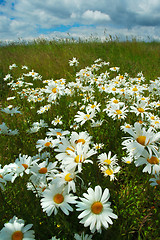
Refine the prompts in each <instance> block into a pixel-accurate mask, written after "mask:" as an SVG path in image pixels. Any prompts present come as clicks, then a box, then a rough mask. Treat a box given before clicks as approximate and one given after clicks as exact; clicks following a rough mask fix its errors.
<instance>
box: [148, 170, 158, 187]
mask: <svg viewBox="0 0 160 240" xmlns="http://www.w3.org/2000/svg"><path fill="white" fill-rule="evenodd" d="M149 181H150V182H151V183H150V185H151V186H158V185H159V186H160V172H158V173H157V174H155V175H154V177H153V178H151V179H149Z"/></svg>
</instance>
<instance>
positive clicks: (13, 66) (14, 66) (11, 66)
mask: <svg viewBox="0 0 160 240" xmlns="http://www.w3.org/2000/svg"><path fill="white" fill-rule="evenodd" d="M16 67H17V65H16V64H15V63H13V64H12V65H9V69H10V70H12V69H13V68H16Z"/></svg>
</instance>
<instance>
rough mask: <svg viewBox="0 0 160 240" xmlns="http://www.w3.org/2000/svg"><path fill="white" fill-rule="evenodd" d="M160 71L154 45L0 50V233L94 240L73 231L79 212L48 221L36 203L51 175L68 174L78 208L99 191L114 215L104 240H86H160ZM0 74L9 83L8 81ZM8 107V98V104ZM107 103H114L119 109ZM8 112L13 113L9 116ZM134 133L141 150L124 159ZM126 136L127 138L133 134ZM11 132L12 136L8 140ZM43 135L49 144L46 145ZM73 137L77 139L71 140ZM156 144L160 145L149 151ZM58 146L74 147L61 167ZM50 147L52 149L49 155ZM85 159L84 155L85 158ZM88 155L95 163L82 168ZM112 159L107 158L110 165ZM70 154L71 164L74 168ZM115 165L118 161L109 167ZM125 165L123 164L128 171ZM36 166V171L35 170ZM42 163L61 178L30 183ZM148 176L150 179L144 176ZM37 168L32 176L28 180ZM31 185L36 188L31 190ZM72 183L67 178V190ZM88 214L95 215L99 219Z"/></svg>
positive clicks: (79, 228) (36, 45) (40, 45)
mask: <svg viewBox="0 0 160 240" xmlns="http://www.w3.org/2000/svg"><path fill="white" fill-rule="evenodd" d="M73 57H75V58H76V59H77V60H78V62H79V64H78V65H77V66H76V65H75V64H74V63H73V66H70V65H69V60H72V59H73ZM97 59H98V60H97ZM100 59H101V60H100ZM96 60H97V61H96ZM12 64H16V66H13V65H12ZM159 64H160V43H157V42H151V43H145V42H137V41H132V42H129V41H126V42H118V41H110V42H104V43H100V42H96V41H93V42H90V41H86V42H84V41H79V42H76V43H73V42H69V41H68V42H67V41H62V42H60V41H59V42H56V41H45V40H44V41H38V42H33V43H31V44H28V45H25V44H20V45H15V44H12V45H9V46H3V47H0V96H1V99H0V107H1V110H2V111H1V112H0V115H1V118H0V126H1V127H0V130H1V132H0V133H1V134H0V143H1V144H0V153H1V154H0V164H1V169H0V187H1V188H3V186H4V187H5V190H1V191H0V206H1V208H0V215H1V221H0V229H2V228H3V226H4V224H5V223H6V222H8V221H9V220H10V219H12V218H13V216H17V217H18V218H19V219H24V221H25V223H26V224H33V227H32V229H34V231H35V236H36V237H35V239H37V240H42V239H46V240H48V239H51V238H52V237H53V236H56V237H57V238H60V239H63V240H64V239H73V238H74V234H76V233H77V234H81V233H82V232H85V233H86V234H89V235H92V233H91V231H90V229H89V226H88V227H85V226H83V225H82V224H81V223H79V221H80V220H79V219H78V215H79V214H80V212H78V211H76V206H75V205H73V204H72V208H73V211H71V212H70V214H69V215H66V214H65V213H64V212H63V210H61V209H59V208H58V207H57V208H58V213H57V214H56V215H55V214H54V213H53V212H52V214H51V215H50V216H49V215H48V214H47V212H46V211H45V210H44V208H43V206H42V201H41V200H42V197H43V199H45V195H43V194H44V193H45V191H46V188H47V189H48V186H49V183H50V184H52V181H53V182H54V181H55V179H56V178H57V179H59V178H58V175H56V174H60V173H61V172H62V171H64V169H65V170H66V171H68V174H70V175H67V176H71V173H72V174H73V175H74V177H75V176H78V177H75V186H76V191H75V192H74V191H71V192H72V194H73V195H74V196H76V197H77V200H79V197H84V196H83V193H86V192H87V189H88V188H89V187H90V188H92V189H93V190H94V189H95V187H96V186H101V188H102V190H103V191H104V190H105V189H106V188H108V189H109V192H110V198H109V201H110V202H111V208H112V209H113V213H114V214H116V215H117V216H118V218H117V219H112V220H113V224H111V222H109V223H110V224H109V227H108V229H104V228H102V234H100V233H98V232H97V231H95V232H94V233H93V236H92V238H90V239H111V240H112V239H113V240H115V239H116V240H121V239H122V240H123V239H124V240H134V239H135V240H136V239H138V240H152V239H154V240H158V239H160V228H159V222H160V213H159V209H160V192H159V190H160V179H159V178H160V175H159V172H160V149H159V143H160V136H159V135H158V134H159V129H160V107H159V106H160V102H159V96H160V95H159V92H160V83H159V82H160V79H159V77H160V67H159ZM22 66H23V67H22ZM24 66H27V68H28V69H26V68H25V67H24ZM28 73H30V74H28ZM7 74H10V77H8V78H6V75H7ZM36 74H37V75H36ZM37 76H38V77H37ZM34 77H35V78H34ZM21 84H22V85H21ZM133 89H134V90H133ZM9 97H15V98H13V99H12V98H11V99H7V98H9ZM142 98H143V100H142ZM119 102H120V103H119ZM113 103H118V105H117V106H116V107H117V108H115V105H114V104H113ZM138 104H139V105H138ZM9 105H12V106H10V107H9V108H7V107H8V106H9ZM48 105H50V106H48ZM113 105H114V106H113ZM47 106H48V109H47ZM13 107H14V108H16V107H17V108H18V109H17V111H20V113H18V112H17V113H15V114H14V113H13V114H11V112H10V111H11V109H13ZM42 107H44V108H43V110H42ZM133 107H137V109H135V108H133ZM6 108H7V110H5V109H6ZM3 110H4V111H3ZM40 110H41V112H40ZM111 110H113V111H111ZM83 114H84V116H83ZM77 115H78V116H77ZM92 115H93V117H92ZM82 116H83V120H84V124H83V123H82ZM78 119H81V120H78ZM152 120H156V123H155V122H154V123H153V121H152ZM97 121H100V122H97ZM40 122H41V124H40ZM61 122H62V123H61ZM3 123H5V124H6V126H7V127H8V129H9V130H8V129H7V130H6V132H7V131H8V132H7V133H5V130H4V131H3V130H2V129H1V128H3V127H4V126H2V124H3ZM135 123H137V128H138V127H139V128H141V129H140V130H141V134H140V136H139V135H136V136H137V137H136V138H135V139H134V142H135V144H138V145H134V146H133V147H132V149H130V152H129V148H130V147H129V146H128V145H127V143H125V142H124V140H125V137H130V136H131V135H132V133H133V132H135V131H136V129H137V128H136V125H135ZM138 124H139V125H138ZM156 124H157V125H156ZM158 124H159V125H158ZM125 126H127V127H125ZM128 126H129V127H128ZM50 128H51V129H52V130H50ZM127 128H128V129H132V130H133V131H132V133H131V131H130V130H128V129H127ZM142 128H144V129H145V130H144V129H143V131H142ZM4 129H5V127H4ZM15 129H17V130H18V132H15V134H14V132H13V134H12V131H13V130H15ZM57 129H58V130H57ZM123 129H124V130H123ZM53 130H55V131H56V133H57V136H55V135H54V134H53ZM140 130H139V131H140ZM48 131H50V134H51V131H52V134H51V135H46V132H48ZM64 131H69V133H68V135H64V136H63V134H65V133H64ZM137 131H138V130H137ZM73 132H74V134H75V132H76V134H77V135H76V134H75V135H76V136H79V139H78V137H77V139H76V138H75V139H74V137H73V135H74V134H73ZM84 132H86V135H84ZM17 133H18V134H17ZM82 133H83V134H82ZM137 134H138V133H137ZM156 134H157V135H156ZM82 136H83V137H82ZM132 136H133V135H132ZM138 136H139V137H138ZM153 136H157V137H155V140H154V141H153ZM46 137H47V138H48V139H47V140H46V141H45V142H43V144H42V143H39V142H40V141H39V140H44V139H45V138H46ZM49 137H51V138H52V139H51V138H50V139H49ZM63 137H64V139H65V140H64V141H67V139H68V141H69V142H70V143H71V142H72V144H71V145H67V146H68V148H69V152H67V153H66V155H63V158H64V159H63V158H62V159H61V158H60V157H59V156H58V155H57V153H59V152H61V151H60V150H58V151H59V152H57V150H56V149H60V148H61V147H60V146H61V145H63V144H64V143H63ZM87 137H88V140H86V139H87ZM134 137H135V136H134ZM72 138H73V139H74V142H73V139H72ZM83 138H84V139H85V140H84V139H83ZM90 138H91V139H90ZM146 139H148V140H146ZM52 140H56V141H57V140H59V142H58V143H57V145H55V147H53V148H52V147H51V145H52V144H53V145H54V143H52ZM82 140H83V141H84V142H83V141H82ZM132 140H133V138H132ZM87 141H88V145H87ZM41 142H42V141H41ZM75 143H76V144H77V145H76V144H75ZM84 143H85V144H86V145H85V144H84ZM74 144H75V145H74ZM83 144H84V145H83ZM42 145H43V148H42V150H41V149H40V146H41V147H42ZM64 145H65V144H64ZM73 145H74V146H73ZM150 145H151V146H150ZM84 146H86V149H87V150H85V149H84V148H85V147H84ZM124 146H125V147H126V148H124ZM72 147H73V148H74V151H73V149H71V148H72ZM135 149H137V150H135ZM85 151H88V152H87V153H86V155H85ZM89 151H91V152H90V153H91V154H90V155H91V157H89V159H90V160H91V162H92V163H87V162H85V161H86V160H87V154H88V155H89ZM93 151H95V152H93ZM110 151H111V156H108V153H109V152H110ZM136 151H137V153H136ZM139 151H141V152H140V154H139ZM45 152H47V153H46V155H45V154H44V155H43V157H42V154H43V153H45ZM75 152H76V153H75ZM73 153H75V154H77V156H78V158H76V157H75V158H74V155H73ZM19 154H21V155H19ZM38 154H39V155H38ZM47 154H48V155H47ZM80 154H81V155H80ZM83 154H84V156H85V157H84V156H83ZM102 154H107V155H105V160H104V159H103V160H102ZM138 154H139V155H138ZM145 154H146V155H147V154H148V155H147V157H146V155H145ZM24 155H27V156H24ZM68 155H69V156H70V158H69V157H68ZM72 155H73V156H72ZM29 156H30V157H29ZM71 156H72V157H71ZM80 156H81V157H80ZM113 156H115V160H114V158H113V159H111V157H113ZM83 157H84V158H83ZM125 157H129V158H128V159H129V160H130V161H131V163H130V164H127V163H129V162H128V161H129V160H128V161H127V160H125ZM29 158H30V159H31V160H32V163H30V164H31V167H30V168H29V171H28V172H27V171H26V170H27V169H26V168H24V166H23V167H22V168H21V166H20V165H18V164H21V163H22V161H24V160H25V161H26V159H29ZM39 158H40V160H39V162H38V163H33V162H34V161H35V160H36V159H37V161H38V159H39ZM73 158H74V159H75V160H74V162H73V163H72V165H73V164H77V165H75V168H74V167H73V166H72V167H67V164H66V163H65V161H64V160H66V159H67V160H66V161H71V159H73ZM106 158H107V159H106ZM144 159H145V160H144ZM106 160H107V163H106ZM15 161H16V162H15ZM28 161H29V160H28ZM44 161H47V163H48V164H49V163H52V164H53V163H55V162H57V168H56V169H57V171H58V172H56V173H54V174H55V175H54V174H53V169H52V171H51V173H49V170H48V174H50V175H47V173H46V172H45V174H41V176H39V175H36V174H38V173H36V171H39V170H40V169H42V168H43V170H44V168H45V169H47V167H46V165H44ZM63 161H64V162H63ZM42 162H43V167H42V165H40V163H42ZM10 163H14V164H16V165H10ZM23 164H24V162H23ZM60 164H62V165H60ZM144 164H145V165H144ZM5 165H6V168H4V166H5ZM78 166H79V167H78ZM145 166H147V167H148V168H147V170H144V167H145ZM36 167H37V169H39V170H35V169H36ZM38 167H39V168H38ZM52 167H53V166H52ZM118 168H119V169H118ZM116 169H117V170H116ZM149 169H150V170H151V171H150V170H149ZM114 171H115V172H114ZM116 171H117V172H116ZM149 171H150V172H149ZM7 174H9V177H10V180H9V178H7V177H6V175H7ZM33 175H34V176H36V178H37V179H39V180H37V181H39V182H38V183H37V182H36V180H35V178H34V177H33ZM42 175H43V178H42ZM31 176H32V177H31ZM154 177H156V180H154V182H155V183H156V184H155V185H154V186H151V185H150V183H151V182H150V181H149V179H151V178H154ZM51 178H52V180H51ZM1 179H2V180H1ZM14 179H15V180H14ZM65 179H66V178H65ZM67 179H68V178H67ZM72 180H73V179H71V178H70V177H69V180H66V182H65V185H66V186H68V185H67V184H68V183H69V182H72ZM57 181H58V180H57ZM31 182H32V185H31ZM38 184H39V186H38ZM55 184H57V182H56V181H55ZM71 186H72V185H71ZM1 188H0V189H1ZM29 189H30V190H29ZM42 189H43V190H44V193H43V191H42ZM72 190H73V189H72ZM46 192H47V191H46ZM37 194H38V196H37ZM79 201H80V200H79ZM99 201H100V200H96V202H99ZM104 208H105V206H103V208H102V209H103V210H104ZM103 210H101V211H102V212H103ZM96 211H99V210H96ZM92 213H94V214H95V215H96V216H100V215H101V212H100V213H99V212H98V213H95V212H94V211H92ZM11 239H12V238H11ZM22 239H23V238H18V240H22ZM53 239H54V238H53ZM55 239H56V238H55ZM77 239H78V238H77ZM79 239H83V238H79ZM12 240H15V239H12ZM16 240H17V239H16Z"/></svg>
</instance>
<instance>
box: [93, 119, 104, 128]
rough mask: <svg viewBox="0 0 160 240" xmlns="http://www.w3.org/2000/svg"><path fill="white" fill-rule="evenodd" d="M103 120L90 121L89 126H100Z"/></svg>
mask: <svg viewBox="0 0 160 240" xmlns="http://www.w3.org/2000/svg"><path fill="white" fill-rule="evenodd" d="M103 122H104V120H97V121H96V122H93V123H91V127H100V126H102V124H103Z"/></svg>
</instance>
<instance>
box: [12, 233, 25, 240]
mask: <svg viewBox="0 0 160 240" xmlns="http://www.w3.org/2000/svg"><path fill="white" fill-rule="evenodd" d="M22 239H23V233H22V232H21V231H16V232H14V233H13V234H12V240H22Z"/></svg>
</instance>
